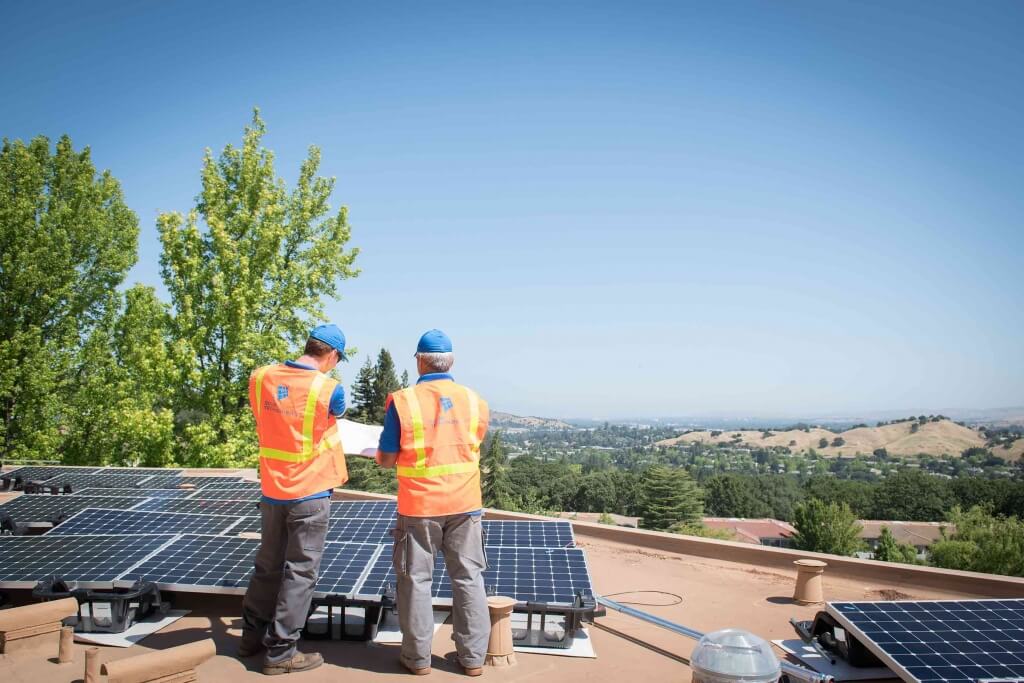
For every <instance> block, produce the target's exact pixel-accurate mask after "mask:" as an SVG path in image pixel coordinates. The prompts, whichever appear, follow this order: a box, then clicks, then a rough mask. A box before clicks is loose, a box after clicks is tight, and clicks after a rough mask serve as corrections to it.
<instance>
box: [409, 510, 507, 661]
mask: <svg viewBox="0 0 1024 683" xmlns="http://www.w3.org/2000/svg"><path fill="white" fill-rule="evenodd" d="M394 534H395V545H394V551H393V555H392V561H393V563H394V566H395V574H396V575H397V576H398V622H399V625H400V626H401V628H402V654H401V657H402V659H403V660H404V661H405V663H406V664H408V665H409V666H411V667H413V668H414V669H420V668H424V667H428V666H430V646H431V643H432V641H433V639H434V610H433V607H432V605H431V586H432V581H431V579H432V577H433V573H434V555H435V554H436V553H437V551H438V550H440V551H441V552H442V553H444V562H445V565H446V566H447V568H448V576H449V577H450V578H451V582H452V634H453V637H454V639H455V650H456V652H457V653H458V655H459V662H460V663H461V664H462V666H464V667H467V668H475V667H479V666H483V665H484V657H485V656H486V654H487V640H488V636H489V635H490V630H491V618H490V616H489V614H488V612H487V592H486V590H485V589H484V577H483V571H484V569H486V568H487V556H486V555H485V554H484V540H483V530H482V527H481V524H480V515H468V514H460V515H447V516H444V517H407V516H404V515H399V516H398V524H397V526H396V528H395V532H394Z"/></svg>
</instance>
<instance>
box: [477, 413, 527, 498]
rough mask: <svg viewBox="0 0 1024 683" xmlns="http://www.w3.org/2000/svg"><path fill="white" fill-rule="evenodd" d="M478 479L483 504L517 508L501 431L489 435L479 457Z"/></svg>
mask: <svg viewBox="0 0 1024 683" xmlns="http://www.w3.org/2000/svg"><path fill="white" fill-rule="evenodd" d="M480 479H481V489H482V490H483V499H484V505H485V506H487V507H489V508H496V509H498V510H513V511H514V510H517V509H518V508H519V506H518V503H517V501H516V496H515V491H514V489H513V488H512V480H511V478H510V477H509V474H508V457H507V456H506V455H505V448H504V447H503V446H502V443H501V432H500V431H497V432H495V433H494V436H492V437H491V439H490V443H489V444H487V449H486V450H485V452H484V455H483V457H482V458H480Z"/></svg>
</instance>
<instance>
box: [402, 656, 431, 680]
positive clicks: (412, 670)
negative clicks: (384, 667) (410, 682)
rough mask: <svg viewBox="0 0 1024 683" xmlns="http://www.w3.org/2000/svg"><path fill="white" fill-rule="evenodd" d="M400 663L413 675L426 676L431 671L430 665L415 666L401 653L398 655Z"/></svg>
mask: <svg viewBox="0 0 1024 683" xmlns="http://www.w3.org/2000/svg"><path fill="white" fill-rule="evenodd" d="M398 663H399V664H401V665H402V667H403V668H404V669H405V670H406V671H408V672H409V673H411V674H412V675H413V676H426V675H427V674H429V673H430V667H429V666H423V667H420V668H416V667H415V666H413V665H412V664H410V663H409V662H407V661H405V658H404V657H402V656H401V655H399V656H398Z"/></svg>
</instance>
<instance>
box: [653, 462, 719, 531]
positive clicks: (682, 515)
mask: <svg viewBox="0 0 1024 683" xmlns="http://www.w3.org/2000/svg"><path fill="white" fill-rule="evenodd" d="M640 491H641V502H640V510H639V512H640V517H641V526H642V527H643V528H644V529H657V530H665V529H669V528H670V527H672V526H673V525H675V524H679V523H680V522H682V523H692V522H696V521H697V520H699V519H700V518H701V515H702V514H703V513H704V500H703V498H704V492H703V491H701V490H700V488H699V487H698V486H697V484H696V483H695V482H694V481H693V479H691V478H690V475H689V474H688V473H687V472H686V470H684V469H680V468H675V467H665V466H664V465H655V466H653V467H650V468H648V469H647V471H646V472H644V476H643V481H642V483H641V485H640Z"/></svg>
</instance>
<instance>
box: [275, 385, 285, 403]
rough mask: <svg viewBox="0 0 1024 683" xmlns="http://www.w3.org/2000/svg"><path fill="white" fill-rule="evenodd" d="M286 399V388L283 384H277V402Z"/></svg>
mask: <svg viewBox="0 0 1024 683" xmlns="http://www.w3.org/2000/svg"><path fill="white" fill-rule="evenodd" d="M286 398H288V387H287V386H286V385H284V384H279V385H278V386H277V400H278V401H283V400H285V399H286Z"/></svg>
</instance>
